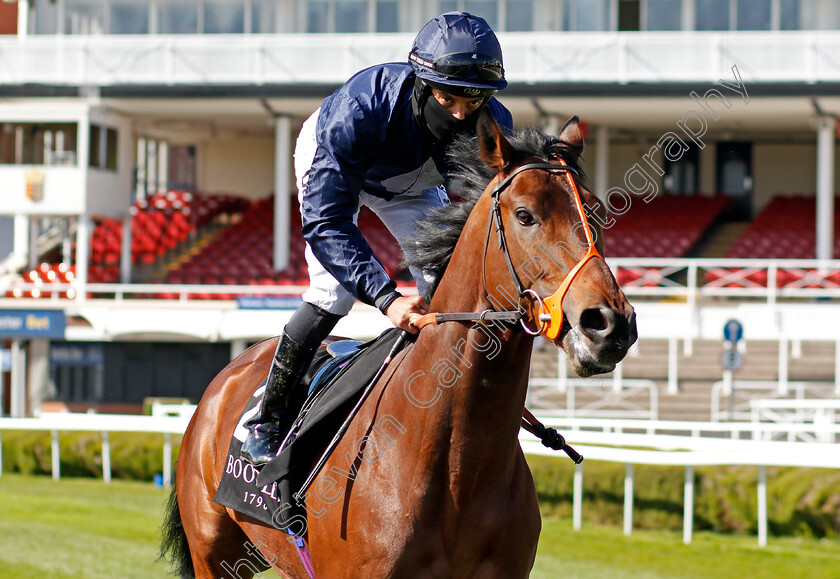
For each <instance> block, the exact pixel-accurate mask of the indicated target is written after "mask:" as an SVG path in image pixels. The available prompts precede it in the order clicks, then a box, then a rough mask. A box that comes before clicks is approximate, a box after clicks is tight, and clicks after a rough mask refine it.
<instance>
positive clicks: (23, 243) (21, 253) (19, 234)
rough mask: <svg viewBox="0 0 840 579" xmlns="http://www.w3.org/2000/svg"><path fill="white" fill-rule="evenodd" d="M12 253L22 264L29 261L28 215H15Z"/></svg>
mask: <svg viewBox="0 0 840 579" xmlns="http://www.w3.org/2000/svg"><path fill="white" fill-rule="evenodd" d="M12 253H14V254H15V256H16V258H17V261H18V263H19V264H20V265H21V266H23V265H24V264H28V263H29V216H28V215H22V214H19V215H15V232H14V237H13V239H12Z"/></svg>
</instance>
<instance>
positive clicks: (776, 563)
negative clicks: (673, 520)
mask: <svg viewBox="0 0 840 579" xmlns="http://www.w3.org/2000/svg"><path fill="white" fill-rule="evenodd" d="M585 508H586V505H585V504H584V509H585ZM531 577H532V578H533V579H557V578H559V577H562V578H564V579H590V578H591V579H602V578H609V579H625V578H626V579H631V578H632V579H666V578H667V579H672V578H680V579H728V578H732V579H752V578H755V579H767V578H775V577H778V578H785V579H788V578H796V579H809V578H814V579H833V578H840V541H838V540H836V539H833V540H827V539H826V540H821V541H820V540H815V539H794V538H770V540H769V541H768V546H767V547H764V548H761V547H759V546H758V539H757V538H756V537H748V536H732V535H719V534H714V533H706V532H703V533H695V534H694V536H693V538H692V544H691V545H684V544H683V542H682V534H681V533H674V532H667V531H663V532H659V531H634V532H633V533H632V534H631V535H630V536H629V537H625V536H624V534H623V532H622V531H621V529H619V528H615V527H602V526H594V525H586V524H584V525H583V526H582V529H581V530H580V531H578V532H575V531H573V530H572V524H571V521H570V520H566V519H557V518H546V519H543V531H542V535H541V536H540V544H539V548H538V550H537V562H536V564H535V565H534V571H533V573H532V574H531Z"/></svg>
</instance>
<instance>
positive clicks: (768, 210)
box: [0, 0, 840, 415]
mask: <svg viewBox="0 0 840 579" xmlns="http://www.w3.org/2000/svg"><path fill="white" fill-rule="evenodd" d="M176 4H177V8H176ZM224 4H225V6H226V9H225V10H218V9H217V8H218V5H219V3H211V2H200V1H198V0H184V1H179V2H177V3H176V2H168V1H166V0H160V1H150V0H126V1H125V2H121V3H120V6H123V5H124V6H123V8H121V9H120V10H117V9H116V8H115V7H116V4H115V3H114V2H111V3H107V2H106V3H89V2H88V3H85V2H81V3H80V2H71V1H70V0H55V2H46V1H44V2H41V1H36V0H18V1H17V2H11V3H9V2H2V3H0V13H2V16H0V18H3V19H4V22H5V23H6V24H7V25H6V26H5V27H3V28H2V30H3V31H5V32H7V34H1V33H0V61H2V62H3V66H2V67H0V191H2V194H3V202H2V203H0V296H3V297H2V298H0V299H1V300H2V302H3V303H2V309H3V311H4V312H6V314H5V315H8V316H12V318H14V320H12V318H9V320H10V321H9V324H10V326H9V327H11V326H13V325H14V321H15V320H18V321H19V319H22V320H26V316H30V315H32V316H35V317H34V318H33V319H36V320H40V319H42V317H43V318H44V320H50V321H54V322H55V323H56V324H57V325H56V327H55V330H54V331H51V332H41V333H39V332H34V333H33V332H25V331H22V330H21V331H4V330H2V329H0V350H2V352H0V353H2V354H3V356H2V358H0V360H3V361H8V363H6V362H4V366H3V373H2V377H0V391H1V392H2V393H0V414H3V413H12V414H15V415H25V414H32V413H34V412H37V411H38V410H39V409H40V408H41V403H42V401H44V400H52V401H54V402H61V403H63V404H66V405H67V406H68V407H71V408H72V409H82V410H84V409H85V408H86V407H90V408H97V409H99V410H100V411H104V410H107V407H108V406H107V405H108V404H113V405H116V404H118V403H119V404H126V403H127V404H131V405H133V406H134V407H136V408H140V407H141V405H142V402H143V399H144V398H145V397H154V396H175V397H182V398H189V399H196V398H197V397H198V396H200V394H201V392H202V391H203V388H204V387H205V386H206V384H207V380H208V377H212V374H213V371H214V370H218V369H219V368H221V367H222V366H224V365H225V364H226V363H227V362H229V360H230V359H231V357H232V356H234V355H236V354H238V353H239V352H241V351H242V350H244V349H245V348H246V347H247V346H248V345H249V344H251V343H253V342H255V341H258V340H260V339H263V338H265V337H267V336H273V335H276V334H278V333H279V332H280V331H281V329H282V327H283V325H284V323H285V321H286V320H287V319H288V316H289V315H290V311H291V310H290V309H289V308H290V307H294V304H295V303H297V302H296V300H299V299H300V294H301V291H302V289H303V286H305V284H306V269H305V264H304V260H303V241H302V239H301V235H300V217H299V214H298V212H297V211H298V210H297V201H296V195H297V191H296V190H295V186H294V183H295V178H294V175H293V167H294V162H293V153H294V143H295V138H296V136H297V133H298V131H299V130H300V127H301V125H302V124H303V122H304V121H305V120H306V119H307V118H308V117H309V116H310V115H311V114H312V113H313V111H315V110H316V109H317V108H318V106H319V105H320V103H321V101H322V100H323V98H324V97H325V96H327V95H328V94H330V93H331V92H332V91H333V90H335V88H337V87H338V86H340V85H341V84H342V83H343V82H344V81H345V80H346V79H347V78H349V77H350V76H351V75H353V74H354V73H355V72H357V71H358V70H361V69H362V68H364V67H367V66H370V65H373V64H377V63H380V62H385V61H405V60H406V56H407V53H408V50H409V48H410V46H411V42H412V39H413V38H414V35H415V34H416V32H417V31H418V30H419V29H420V27H421V26H422V25H423V24H424V23H425V22H426V21H427V20H428V19H429V18H431V17H432V16H434V15H436V14H438V13H439V12H441V11H444V10H448V9H466V10H468V11H475V12H476V13H478V14H479V15H481V16H483V17H485V18H486V19H487V20H488V22H490V24H491V25H492V26H493V27H494V29H495V30H497V31H498V33H499V39H500V43H501V45H502V47H503V51H504V55H505V62H504V67H505V74H506V78H507V80H508V81H509V83H510V84H509V86H508V88H507V89H505V90H504V91H502V92H500V93H498V95H497V96H498V98H499V99H500V101H501V102H502V103H503V104H504V105H505V106H506V107H507V108H508V109H509V110H510V111H511V113H512V115H513V118H514V122H515V124H516V125H517V126H518V127H521V126H524V125H534V126H537V127H539V128H541V129H543V130H544V131H546V132H549V133H555V134H556V133H557V131H558V129H559V128H560V127H561V126H562V124H563V123H564V122H565V120H566V119H568V118H569V117H570V116H572V115H578V116H579V117H580V119H581V121H582V130H583V131H584V136H585V140H586V148H585V149H584V152H583V165H584V168H585V170H586V172H587V175H588V177H589V185H590V188H591V190H592V191H593V192H594V193H595V194H596V195H597V196H598V197H599V200H600V202H601V203H602V204H603V205H606V206H607V207H608V208H609V209H610V210H611V213H610V215H609V216H608V217H609V218H612V219H615V222H614V225H612V226H611V227H607V228H606V231H605V236H606V241H605V243H606V251H605V253H606V255H607V258H608V260H609V262H610V264H611V266H613V267H614V269H615V271H616V274H617V278H618V280H619V282H620V283H621V284H622V286H623V289H624V291H625V293H627V295H628V297H630V299H631V300H633V301H634V303H636V304H637V314H638V317H639V329H640V332H641V335H642V338H643V341H642V343H641V345H640V352H641V354H640V356H641V358H640V359H639V360H633V361H632V362H630V363H628V368H627V372H628V375H631V374H632V376H633V378H634V379H636V378H638V379H643V378H651V379H655V380H656V381H657V386H658V387H659V389H660V390H661V391H662V392H663V394H664V393H665V386H664V385H663V384H664V381H666V380H667V383H668V391H669V392H670V393H675V392H679V391H680V385H682V386H685V390H686V392H683V393H681V394H683V395H684V397H683V398H682V400H686V399H687V398H686V397H689V398H690V396H692V394H690V393H689V392H688V391H689V390H690V388H689V387H688V386H687V382H686V380H691V379H692V374H691V373H692V372H694V373H695V374H696V375H697V376H700V375H702V378H703V380H709V381H710V380H711V378H712V375H713V374H719V373H720V364H719V361H718V358H719V356H718V350H719V348H720V341H721V327H722V325H723V323H724V322H725V321H726V320H727V319H730V318H733V319H735V318H737V319H740V320H741V321H742V322H743V323H744V328H745V329H744V332H745V336H746V339H747V340H750V341H751V345H750V348H751V351H752V352H756V351H757V350H759V348H757V347H756V346H753V345H752V342H753V341H761V340H765V341H774V340H775V341H778V342H779V343H782V342H784V343H787V340H802V341H808V340H812V341H820V340H822V341H828V342H831V345H830V348H829V349H831V348H834V343H835V342H836V327H837V325H838V323H840V322H837V323H835V322H834V320H835V316H836V315H837V314H836V310H837V308H838V304H840V277H837V274H838V271H840V265H838V262H837V261H831V260H830V258H832V257H835V258H837V257H840V253H838V250H839V249H840V246H838V242H837V235H836V231H837V228H838V226H840V223H838V221H837V208H838V203H840V201H838V199H837V198H836V197H835V196H836V195H837V194H838V193H840V190H838V185H837V179H836V177H835V175H836V170H835V167H836V166H837V165H838V164H839V163H840V151H838V149H837V147H836V141H837V134H838V133H837V125H838V123H837V118H838V115H840V97H838V96H837V95H840V65H838V61H837V59H836V58H835V57H834V55H836V54H838V53H839V52H840V11H839V10H838V9H837V7H836V6H835V4H836V3H834V2H827V1H825V0H790V1H788V0H785V1H784V2H782V1H779V0H714V1H712V0H655V1H654V0H629V1H624V0H622V1H621V2H618V1H616V0H585V1H584V0H492V1H487V2H484V1H482V2H471V1H468V0H458V1H451V2H449V1H447V2H443V1H438V0H422V1H419V2H409V1H407V0H395V1H392V0H387V1H382V0H370V1H368V2H336V1H330V2H322V1H321V0H299V1H296V2H291V1H283V0H260V1H259V2H258V1H257V0H230V1H225V2H224ZM126 7H129V8H130V9H129V8H126ZM228 8H229V10H228ZM9 23H13V24H14V25H12V26H9V25H8V24H9ZM220 33H221V34H220ZM383 33H387V34H383ZM214 192H224V194H215V193H214ZM651 192H655V195H653V196H652V198H651V199H650V202H649V203H647V202H645V199H647V198H649V197H650V193H651ZM701 192H705V193H701ZM799 192H807V193H806V194H802V195H800V194H799ZM794 193H796V195H793V194H794ZM620 199H625V200H629V201H630V203H629V205H630V206H629V207H626V206H625V205H626V203H625V204H622V203H619V200H620ZM359 223H360V226H361V228H362V230H363V231H365V232H366V238H367V239H368V240H369V242H370V244H371V246H372V247H373V250H374V252H375V254H376V255H377V256H378V257H379V258H380V260H381V261H382V262H383V264H384V266H385V267H386V269H387V270H388V272H389V273H390V274H391V275H392V276H394V277H395V278H396V279H397V280H398V282H399V283H400V284H401V286H402V288H403V290H404V291H406V292H409V291H411V288H410V285H411V284H410V282H409V281H408V275H407V272H405V271H404V270H403V269H402V267H401V265H400V262H401V259H402V256H401V254H400V251H399V248H398V247H397V246H396V243H395V242H394V240H393V238H392V237H391V236H390V234H389V233H388V232H387V230H385V228H384V227H383V226H382V225H381V223H379V222H378V220H376V218H375V217H374V216H373V215H372V214H370V213H369V212H366V211H363V212H362V213H361V214H360V216H359ZM127 235H130V237H131V242H130V245H129V244H128V243H127V240H126V239H124V237H125V236H127ZM716 244H717V245H716ZM712 245H714V246H715V247H716V248H719V251H717V250H716V252H710V251H709V248H710V247H711V246H712ZM794 258H796V259H797V260H800V261H791V260H792V259H794ZM802 259H805V260H806V261H801V260H802ZM810 259H818V260H821V261H819V262H818V261H807V260H810ZM771 280H775V283H773V282H771ZM91 288H94V290H92V289H91ZM230 288H235V289H230ZM264 296H282V297H283V298H284V299H285V300H287V301H285V302H282V303H281V305H279V306H278V305H277V304H276V303H271V302H270V300H263V301H261V298H263V297H264ZM248 297H253V298H255V299H253V300H251V301H250V302H247V303H246V302H245V301H244V300H243V298H248ZM258 298H260V299H258ZM278 303H279V302H278ZM811 308H814V309H811ZM15 316H19V318H15ZM44 323H46V322H44ZM384 323H385V322H384V321H383V317H382V316H381V315H380V314H379V312H376V311H375V310H373V309H372V308H369V307H367V306H364V305H362V304H359V305H358V306H357V307H356V308H355V309H354V311H353V312H352V313H351V315H350V316H348V317H347V318H346V319H345V320H344V321H342V324H343V325H342V326H339V328H338V330H339V331H340V332H342V333H344V334H345V335H351V336H357V337H365V338H367V337H371V336H372V335H375V334H377V333H378V332H379V331H380V330H381V329H382V328H383V327H384ZM827 327H828V328H830V329H831V331H829V329H826V328H827ZM831 332H833V333H831ZM650 340H654V341H655V340H659V342H655V343H654V342H650ZM775 341H774V342H773V344H772V347H771V346H768V347H770V349H774V348H775V349H774V350H773V351H774V352H778V354H777V358H778V360H780V361H779V362H778V371H775V372H772V373H768V374H761V371H762V370H761V368H757V369H756V374H755V375H760V376H762V377H765V378H767V379H773V380H779V383H782V382H783V378H784V377H785V376H787V375H788V371H787V370H786V369H785V368H790V369H791V370H790V371H791V372H792V373H791V376H796V377H798V378H803V379H805V380H817V379H819V380H825V379H827V376H828V374H829V373H830V372H829V371H828V370H826V368H828V367H829V366H830V368H829V369H831V368H834V367H835V366H832V365H831V364H833V362H831V364H829V363H828V362H826V356H827V354H826V352H824V351H822V350H820V348H821V347H822V346H820V347H817V346H815V347H814V348H815V349H816V350H820V356H821V357H820V361H819V364H820V368H822V369H823V370H825V371H822V370H821V373H820V374H819V375H809V374H808V371H807V370H806V369H805V368H804V366H807V364H805V363H804V362H802V363H801V366H802V368H800V367H799V366H797V363H794V362H791V363H790V364H789V365H787V366H785V367H784V368H783V367H782V366H783V365H782V362H781V360H783V359H784V357H783V355H782V353H781V352H783V351H785V350H784V347H783V346H779V345H778V344H777V343H776V342H775ZM676 343H678V344H679V346H680V347H681V348H682V352H683V354H681V355H678V354H677V349H678V348H677V345H675V344H676ZM695 343H696V344H695ZM651 344H652V345H651ZM692 344H695V345H696V346H697V347H696V348H694V349H692V348H693V346H692ZM701 345H702V347H701ZM824 345H825V344H823V346H824ZM814 348H811V347H810V345H806V346H805V347H803V350H804V352H805V357H806V358H807V357H808V352H809V351H810V350H811V349H814ZM646 349H647V350H646ZM555 350H556V349H552V348H549V349H547V350H546V351H545V352H543V353H541V354H539V356H538V357H537V358H535V359H536V360H537V361H538V362H539V364H537V369H536V371H538V372H539V371H542V370H539V368H542V367H545V368H547V369H546V370H545V372H546V373H545V375H544V376H543V377H545V378H548V377H549V376H550V373H552V372H553V373H554V375H555V376H559V374H560V373H561V370H560V369H559V368H558V365H557V361H556V360H553V366H551V365H545V366H541V365H540V364H543V363H544V362H546V358H551V357H556V356H557V352H556V351H555ZM646 351H647V352H648V353H650V352H651V351H653V352H654V354H653V357H654V358H656V359H659V360H660V361H662V362H663V363H664V364H666V365H667V369H666V371H664V372H663V371H661V370H653V369H651V368H650V367H648V366H646V362H645V360H646V359H647V358H645V352H646ZM546 352H548V353H546ZM692 352H693V353H692ZM787 352H788V353H790V349H789V350H787ZM831 352H834V350H833V349H831ZM701 354H702V355H701ZM764 354H766V352H765V353H763V354H762V358H761V359H762V360H765V361H766V360H769V359H770V357H764ZM837 358H838V359H840V353H838V355H837ZM833 359H834V358H832V360H833ZM753 360H755V358H753ZM752 363H753V361H750V362H748V363H747V367H750V365H751V364H752ZM765 365H766V364H765ZM199 367H200V368H201V369H202V371H201V372H197V371H196V368H199ZM680 368H682V369H684V370H685V371H686V372H687V374H681V370H680ZM771 374H772V375H771ZM834 374H835V375H840V369H838V370H837V371H835V372H834ZM620 379H621V376H620V372H619V379H617V380H616V382H617V383H620ZM619 386H620V384H619ZM710 387H711V385H710V384H705V385H704V386H703V388H705V390H703V397H705V399H706V400H707V401H708V398H709V388H710ZM602 390H604V391H605V390H611V389H602ZM675 399H677V400H679V396H677V397H676V398H675ZM678 404H679V402H675V403H674V406H676V405H678ZM706 404H707V406H708V402H707V403H706ZM113 407H116V406H113Z"/></svg>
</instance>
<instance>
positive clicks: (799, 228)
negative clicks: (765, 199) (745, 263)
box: [705, 195, 840, 289]
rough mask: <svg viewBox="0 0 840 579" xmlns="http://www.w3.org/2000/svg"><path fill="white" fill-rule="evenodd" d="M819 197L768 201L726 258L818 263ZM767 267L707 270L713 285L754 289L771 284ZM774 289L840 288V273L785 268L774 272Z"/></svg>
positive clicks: (839, 247)
mask: <svg viewBox="0 0 840 579" xmlns="http://www.w3.org/2000/svg"><path fill="white" fill-rule="evenodd" d="M838 203H840V199H838V198H835V200H834V206H835V212H834V249H833V254H834V258H835V259H836V258H838V257H840V236H838V233H837V230H838V226H840V212H838V209H840V206H838ZM816 210H817V208H816V198H815V197H814V196H813V195H811V196H805V195H777V196H775V197H774V198H773V199H772V200H771V201H770V203H768V204H767V205H766V206H765V207H764V209H763V210H762V211H761V213H760V214H759V215H758V217H756V219H755V220H754V221H753V222H752V223H751V224H750V227H749V228H748V229H747V231H745V232H744V234H743V235H741V237H739V238H738V240H737V241H736V242H735V244H734V245H733V246H732V248H731V249H730V250H729V251H728V252H727V254H726V257H730V258H740V259H814V258H815V257H816V231H815V230H816V215H817V213H816ZM769 278H770V273H769V271H768V270H767V269H766V268H763V267H755V268H715V269H713V270H710V271H707V272H706V276H705V279H706V283H707V284H708V285H709V286H712V287H714V286H721V287H755V288H764V287H767V286H768V283H770V284H771V285H773V284H772V282H769V281H768V280H769ZM775 279H776V281H775V287H777V288H788V289H800V288H801V289H818V288H837V287H840V271H837V270H816V269H812V268H801V267H784V268H779V269H778V270H777V272H776V278H775Z"/></svg>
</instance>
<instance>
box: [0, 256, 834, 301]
mask: <svg viewBox="0 0 840 579" xmlns="http://www.w3.org/2000/svg"><path fill="white" fill-rule="evenodd" d="M607 263H608V264H609V265H610V268H611V269H612V270H613V272H614V273H615V274H616V277H617V278H618V280H619V282H620V283H621V287H622V290H624V293H625V294H627V295H628V296H641V297H654V298H680V299H683V300H685V302H686V303H688V304H689V305H693V304H696V303H697V301H698V300H699V299H702V298H735V299H740V298H751V299H752V300H753V301H755V302H757V303H764V304H767V305H775V304H776V303H778V302H779V300H784V301H786V302H800V303H809V302H812V301H813V300H814V299H815V298H819V299H829V300H838V302H840V260H837V259H834V260H817V259H705V258H646V257H620V258H608V259H607ZM15 288H17V289H19V290H20V292H21V293H22V294H23V295H26V293H27V292H31V291H32V290H34V289H37V290H38V291H39V292H41V294H45V293H50V294H51V295H52V297H53V299H54V300H60V299H62V297H65V296H66V292H67V290H68V289H73V290H74V293H75V294H76V295H77V296H78V298H77V299H82V298H83V296H84V297H87V298H88V299H97V298H103V299H112V300H117V301H120V300H123V299H126V298H138V297H140V298H144V299H156V298H157V299H161V298H163V299H173V294H175V295H176V299H179V300H182V301H186V300H187V299H189V298H190V295H191V294H204V295H216V296H220V299H230V297H229V296H231V295H300V294H301V293H303V291H305V290H306V287H305V286H254V285H199V284H194V285H184V284H106V283H96V284H94V283H89V284H87V285H86V286H85V288H84V291H83V288H82V287H81V285H80V284H79V283H78V282H76V283H73V284H69V285H68V284H27V283H22V282H15V283H7V284H6V285H3V286H0V294H2V293H6V292H7V291H10V290H13V289H15ZM402 289H403V288H401V291H402ZM405 289H409V288H405Z"/></svg>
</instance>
